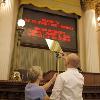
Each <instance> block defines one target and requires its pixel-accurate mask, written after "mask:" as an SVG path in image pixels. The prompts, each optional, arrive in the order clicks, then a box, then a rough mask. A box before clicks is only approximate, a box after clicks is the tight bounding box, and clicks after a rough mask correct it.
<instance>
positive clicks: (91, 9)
mask: <svg viewBox="0 0 100 100" xmlns="http://www.w3.org/2000/svg"><path fill="white" fill-rule="evenodd" d="M95 4H96V0H84V2H83V8H84V15H83V17H84V21H83V29H84V30H83V32H84V42H85V48H84V52H85V62H86V66H85V67H86V71H87V72H95V73H98V72H100V68H99V52H98V49H99V46H98V34H97V32H96V31H97V30H96V17H95Z"/></svg>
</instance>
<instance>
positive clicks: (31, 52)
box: [12, 46, 64, 72]
mask: <svg viewBox="0 0 100 100" xmlns="http://www.w3.org/2000/svg"><path fill="white" fill-rule="evenodd" d="M33 65H38V66H41V68H42V69H43V72H48V71H50V70H54V71H56V55H55V53H54V52H51V51H50V50H45V49H38V48H29V47H22V46H20V47H19V48H16V52H15V53H14V58H13V68H12V69H13V70H15V69H20V68H23V69H28V68H29V67H31V66H33ZM59 67H60V71H64V63H63V60H62V59H61V58H59Z"/></svg>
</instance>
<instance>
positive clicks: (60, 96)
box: [50, 53, 84, 100]
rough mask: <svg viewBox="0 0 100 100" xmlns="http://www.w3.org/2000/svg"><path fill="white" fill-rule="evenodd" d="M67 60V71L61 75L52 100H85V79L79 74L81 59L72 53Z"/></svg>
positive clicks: (65, 58) (56, 82)
mask: <svg viewBox="0 0 100 100" xmlns="http://www.w3.org/2000/svg"><path fill="white" fill-rule="evenodd" d="M63 58H64V60H65V67H66V69H67V70H66V71H65V72H63V73H61V74H59V75H58V76H57V78H56V81H55V84H54V87H53V89H52V94H51V97H50V99H51V100H83V98H82V90H83V84H84V77H83V76H82V74H81V73H79V71H78V69H77V67H79V64H80V60H79V57H78V56H77V55H76V54H74V53H71V54H69V55H68V56H67V57H66V56H63Z"/></svg>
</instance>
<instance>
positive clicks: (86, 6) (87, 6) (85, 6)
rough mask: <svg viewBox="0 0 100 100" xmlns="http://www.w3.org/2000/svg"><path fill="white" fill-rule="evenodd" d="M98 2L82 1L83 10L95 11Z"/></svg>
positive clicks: (91, 0)
mask: <svg viewBox="0 0 100 100" xmlns="http://www.w3.org/2000/svg"><path fill="white" fill-rule="evenodd" d="M97 1H98V0H82V2H81V4H82V8H83V10H89V9H94V10H95V7H96V4H97Z"/></svg>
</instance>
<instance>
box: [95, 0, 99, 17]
mask: <svg viewBox="0 0 100 100" xmlns="http://www.w3.org/2000/svg"><path fill="white" fill-rule="evenodd" d="M95 11H96V15H97V16H99V15H100V2H99V3H97V4H96V9H95Z"/></svg>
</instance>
